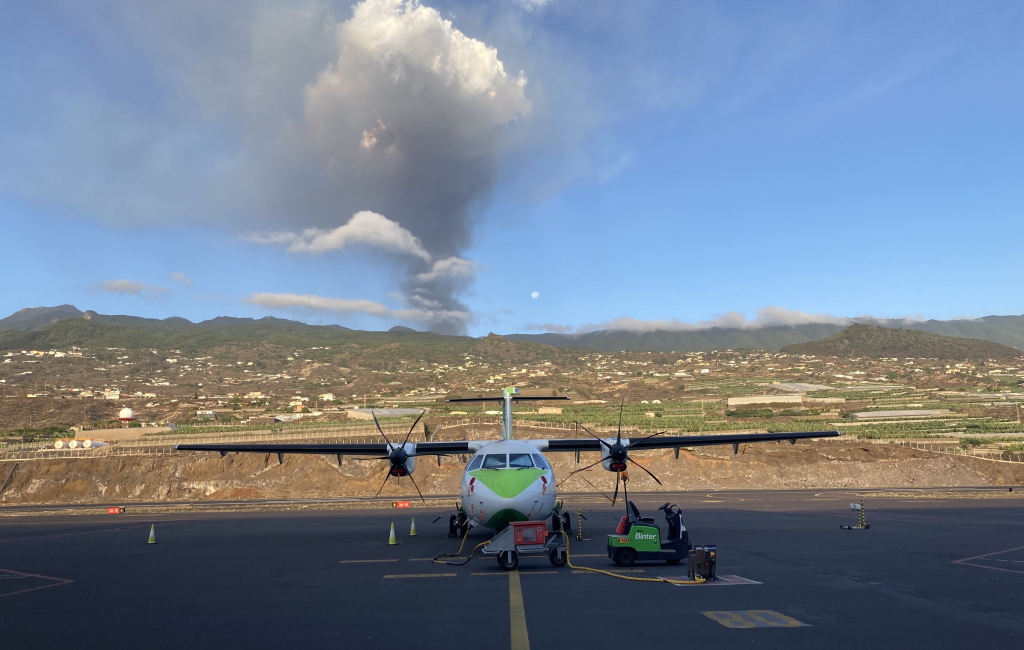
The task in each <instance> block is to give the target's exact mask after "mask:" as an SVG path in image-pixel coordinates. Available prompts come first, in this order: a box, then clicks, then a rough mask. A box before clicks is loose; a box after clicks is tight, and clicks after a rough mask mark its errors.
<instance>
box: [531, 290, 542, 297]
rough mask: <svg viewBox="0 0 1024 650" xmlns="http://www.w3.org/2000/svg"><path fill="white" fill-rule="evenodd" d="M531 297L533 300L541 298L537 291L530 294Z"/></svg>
mask: <svg viewBox="0 0 1024 650" xmlns="http://www.w3.org/2000/svg"><path fill="white" fill-rule="evenodd" d="M530 297H531V298H540V293H539V292H537V291H534V292H533V293H531V294H530Z"/></svg>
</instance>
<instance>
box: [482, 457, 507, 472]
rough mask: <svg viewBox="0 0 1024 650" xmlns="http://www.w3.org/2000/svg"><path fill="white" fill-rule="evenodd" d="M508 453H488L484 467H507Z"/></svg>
mask: <svg viewBox="0 0 1024 650" xmlns="http://www.w3.org/2000/svg"><path fill="white" fill-rule="evenodd" d="M507 457H508V455H507V454H487V455H486V456H484V467H483V468H484V469H505V467H506V465H507V463H508V461H507Z"/></svg>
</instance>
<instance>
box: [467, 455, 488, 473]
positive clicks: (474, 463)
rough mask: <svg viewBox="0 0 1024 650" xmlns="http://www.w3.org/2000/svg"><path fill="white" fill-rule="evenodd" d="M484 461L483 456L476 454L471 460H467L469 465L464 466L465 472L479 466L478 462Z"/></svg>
mask: <svg viewBox="0 0 1024 650" xmlns="http://www.w3.org/2000/svg"><path fill="white" fill-rule="evenodd" d="M482 462H484V457H483V456H477V457H476V458H474V459H473V460H471V461H469V465H468V466H467V467H466V471H467V472H472V471H473V470H474V469H476V468H478V467H480V463H482Z"/></svg>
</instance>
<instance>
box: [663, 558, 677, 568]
mask: <svg viewBox="0 0 1024 650" xmlns="http://www.w3.org/2000/svg"><path fill="white" fill-rule="evenodd" d="M665 561H666V562H668V563H669V564H671V565H672V566H675V565H677V564H679V562H680V560H679V559H678V558H676V559H675V560H665Z"/></svg>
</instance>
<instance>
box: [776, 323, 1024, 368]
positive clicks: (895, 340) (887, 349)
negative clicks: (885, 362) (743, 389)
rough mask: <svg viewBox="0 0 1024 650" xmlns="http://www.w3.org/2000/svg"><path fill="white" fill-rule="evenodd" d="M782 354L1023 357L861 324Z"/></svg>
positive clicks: (988, 345) (992, 346)
mask: <svg viewBox="0 0 1024 650" xmlns="http://www.w3.org/2000/svg"><path fill="white" fill-rule="evenodd" d="M782 351H783V352H787V353H790V354H808V355H815V356H819V357H869V358H879V357H914V358H919V357H925V358H929V359H932V358H938V359H949V360H957V361H966V360H980V359H1012V358H1014V357H1018V356H1022V355H1024V353H1022V352H1021V351H1020V350H1017V349H1015V348H1011V347H1007V346H1005V345H1000V344H999V343H993V342H991V341H982V340H979V339H967V338H958V337H954V336H943V335H941V334H932V333H931V332H920V331H915V330H906V329H897V328H892V327H874V326H871V325H860V324H858V325H851V326H850V327H848V328H846V329H845V330H843V331H842V332H839V333H838V334H835V335H833V336H830V337H828V338H826V339H822V340H821V341H813V342H808V343H797V344H795V345H787V346H785V347H783V348H782Z"/></svg>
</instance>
